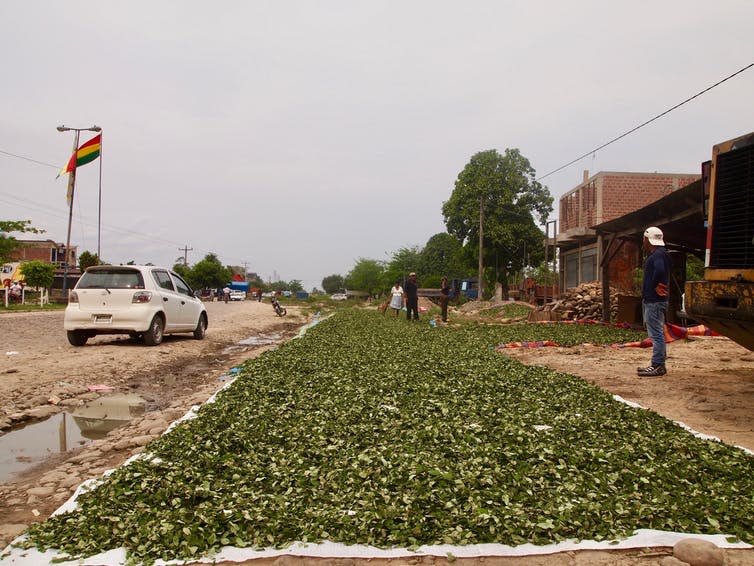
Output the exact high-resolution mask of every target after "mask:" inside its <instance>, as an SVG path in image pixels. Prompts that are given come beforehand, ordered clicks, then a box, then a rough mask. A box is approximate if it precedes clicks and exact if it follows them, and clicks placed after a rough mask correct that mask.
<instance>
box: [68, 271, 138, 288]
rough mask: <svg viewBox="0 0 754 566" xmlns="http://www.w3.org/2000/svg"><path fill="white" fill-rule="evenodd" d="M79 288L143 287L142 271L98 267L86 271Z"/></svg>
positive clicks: (80, 280)
mask: <svg viewBox="0 0 754 566" xmlns="http://www.w3.org/2000/svg"><path fill="white" fill-rule="evenodd" d="M76 288H77V289H143V288H144V279H143V278H142V276H141V272H140V271H134V270H133V269H98V270H96V271H86V272H85V273H84V274H83V275H82V276H81V279H79V282H78V284H77V285H76Z"/></svg>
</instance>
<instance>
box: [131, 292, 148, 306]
mask: <svg viewBox="0 0 754 566" xmlns="http://www.w3.org/2000/svg"><path fill="white" fill-rule="evenodd" d="M151 300H152V293H151V291H139V292H138V293H134V296H133V298H132V299H131V302H132V303H148V302H149V301H151Z"/></svg>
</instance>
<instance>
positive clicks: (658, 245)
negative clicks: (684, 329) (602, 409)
mask: <svg viewBox="0 0 754 566" xmlns="http://www.w3.org/2000/svg"><path fill="white" fill-rule="evenodd" d="M643 248H644V251H645V252H647V253H648V254H649V255H648V256H647V260H646V261H645V262H644V280H643V281H642V285H641V298H642V306H643V308H644V325H645V326H646V327H647V335H648V336H649V337H650V338H651V339H652V361H651V363H650V365H649V366H647V367H645V368H638V370H637V374H638V375H639V377H660V376H661V375H665V374H666V373H667V370H666V369H665V358H666V357H667V356H666V351H665V313H666V312H667V311H668V285H669V283H670V270H671V268H672V264H671V262H670V256H669V255H668V252H667V250H666V249H665V240H664V238H663V234H662V230H660V229H659V228H657V227H655V226H650V227H649V228H647V229H646V230H644V241H643Z"/></svg>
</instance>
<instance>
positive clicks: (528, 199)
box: [442, 149, 553, 286]
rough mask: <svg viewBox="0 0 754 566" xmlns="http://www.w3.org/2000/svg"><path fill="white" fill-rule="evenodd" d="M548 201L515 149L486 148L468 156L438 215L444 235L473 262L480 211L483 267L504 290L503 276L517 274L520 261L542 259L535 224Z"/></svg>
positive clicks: (545, 214)
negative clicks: (460, 244)
mask: <svg viewBox="0 0 754 566" xmlns="http://www.w3.org/2000/svg"><path fill="white" fill-rule="evenodd" d="M552 203H553V198H552V196H551V195H550V191H549V190H548V189H547V187H545V186H544V185H542V184H541V183H539V181H537V180H536V177H535V170H534V169H533V168H532V166H531V164H530V163H529V160H528V159H526V158H525V157H524V156H523V155H521V153H520V152H519V150H518V149H506V150H505V154H504V155H500V153H498V151H497V150H495V149H490V150H487V151H482V152H479V153H477V154H475V155H473V156H472V157H471V160H470V161H469V163H467V164H466V166H465V167H464V168H463V170H462V171H461V172H460V173H459V174H458V178H457V179H456V182H455V188H454V189H453V192H452V194H451V195H450V198H449V199H448V200H447V201H445V202H444V203H443V206H442V213H443V217H444V219H445V226H446V227H447V230H448V233H450V234H452V235H453V236H455V237H456V238H457V239H458V241H459V242H461V243H462V244H463V246H464V249H465V251H466V253H467V257H474V258H476V259H477V261H478V259H479V255H478V254H479V221H480V207H481V209H482V211H483V221H484V224H483V230H482V234H483V250H484V257H483V261H484V265H485V266H486V267H487V274H490V275H491V279H492V280H493V281H501V282H502V283H503V284H504V285H505V286H507V281H508V274H509V273H510V272H511V271H518V270H520V269H521V268H522V267H523V266H524V264H525V263H526V259H525V258H531V259H532V261H531V262H529V264H530V265H531V263H533V262H534V261H535V260H539V258H540V257H541V256H540V255H539V253H538V252H539V250H543V239H544V233H543V231H542V230H541V229H540V228H539V226H541V225H544V223H545V222H546V221H547V218H548V216H549V214H550V213H551V212H552ZM524 247H526V250H525V251H524V249H523V248H524ZM485 279H486V277H485Z"/></svg>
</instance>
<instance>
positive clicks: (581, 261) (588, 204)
mask: <svg viewBox="0 0 754 566" xmlns="http://www.w3.org/2000/svg"><path fill="white" fill-rule="evenodd" d="M699 178H700V175H698V174H679V173H626V172H614V171H601V172H599V173H597V174H596V175H594V176H592V177H589V172H588V171H584V179H583V181H582V183H581V184H580V185H578V186H577V187H575V188H574V189H572V190H570V191H568V192H567V193H566V194H565V195H563V197H561V199H560V226H559V230H558V235H557V239H556V245H557V247H558V250H559V253H560V280H561V289H569V288H574V287H577V286H578V285H580V284H581V283H587V282H590V281H600V280H601V275H600V269H599V257H600V254H601V253H602V250H600V249H599V243H598V238H597V233H596V231H595V230H594V227H595V226H597V225H598V224H602V223H603V222H608V221H610V220H614V219H615V218H620V217H621V216H624V215H626V214H628V213H630V212H633V211H635V210H638V209H640V208H643V207H644V206H646V205H648V204H650V203H653V202H655V201H657V200H659V199H661V198H662V197H664V196H667V195H669V194H670V193H672V192H674V191H676V190H678V189H680V188H683V187H685V186H687V185H689V184H690V183H692V182H694V181H696V180H698V179H699ZM638 258H639V249H638V246H637V245H636V244H627V245H625V246H623V247H622V248H621V250H620V251H619V252H618V254H617V255H616V256H615V257H613V258H612V260H611V262H610V268H609V269H610V274H609V279H610V283H611V285H613V286H614V287H618V288H620V289H623V290H624V291H627V292H631V291H633V288H634V269H635V268H636V267H640V266H639V265H638Z"/></svg>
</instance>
